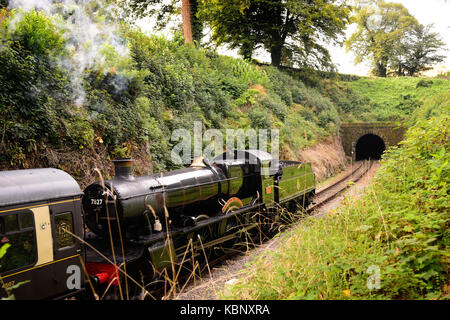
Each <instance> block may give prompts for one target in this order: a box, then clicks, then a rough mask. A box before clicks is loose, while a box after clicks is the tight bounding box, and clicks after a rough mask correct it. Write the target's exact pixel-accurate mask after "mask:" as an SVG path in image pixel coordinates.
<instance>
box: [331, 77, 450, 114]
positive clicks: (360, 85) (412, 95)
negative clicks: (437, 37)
mask: <svg viewBox="0 0 450 320" xmlns="http://www.w3.org/2000/svg"><path fill="white" fill-rule="evenodd" d="M333 88H334V89H333ZM324 89H326V92H328V93H330V94H331V99H332V100H333V102H335V103H336V104H337V105H338V106H340V111H341V113H340V115H341V117H342V120H343V121H409V120H410V119H415V114H416V113H417V112H426V110H430V112H433V110H435V108H436V107H437V104H442V103H443V101H445V100H443V99H442V98H438V97H439V96H442V95H446V94H447V91H448V90H449V89H450V84H449V82H448V81H447V80H442V79H436V80H430V79H420V78H410V77H401V78H389V79H382V78H375V79H369V78H362V79H359V80H357V81H351V82H340V83H339V84H338V85H336V86H334V84H328V85H327V86H326V87H325V88H324ZM334 91H336V92H334Z"/></svg>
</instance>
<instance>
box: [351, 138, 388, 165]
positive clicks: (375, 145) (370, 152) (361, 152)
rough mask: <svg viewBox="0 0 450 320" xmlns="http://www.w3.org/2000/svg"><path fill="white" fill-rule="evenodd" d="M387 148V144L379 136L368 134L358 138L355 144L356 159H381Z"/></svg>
mask: <svg viewBox="0 0 450 320" xmlns="http://www.w3.org/2000/svg"><path fill="white" fill-rule="evenodd" d="M385 150H386V145H385V143H384V141H383V139H381V138H380V137H379V136H377V135H375V134H366V135H364V136H362V137H361V138H359V139H358V142H357V143H356V146H355V153H356V154H355V159H356V161H359V160H368V159H371V160H380V159H381V155H382V154H383V152H384V151H385Z"/></svg>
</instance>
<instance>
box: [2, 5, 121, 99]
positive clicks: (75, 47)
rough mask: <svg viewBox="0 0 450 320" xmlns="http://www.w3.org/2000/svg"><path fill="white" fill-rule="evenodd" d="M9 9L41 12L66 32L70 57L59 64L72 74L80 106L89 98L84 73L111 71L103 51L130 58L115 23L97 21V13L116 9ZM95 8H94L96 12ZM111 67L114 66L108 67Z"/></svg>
mask: <svg viewBox="0 0 450 320" xmlns="http://www.w3.org/2000/svg"><path fill="white" fill-rule="evenodd" d="M93 4H94V6H93ZM9 8H10V9H15V8H21V10H23V11H25V12H28V11H30V10H41V11H43V12H45V14H46V15H48V16H51V17H53V18H54V19H53V20H54V23H55V24H56V25H57V26H58V27H60V28H62V29H63V30H65V33H64V37H65V39H66V49H67V51H68V52H69V53H70V54H69V56H68V57H67V58H65V59H61V60H60V61H59V64H60V66H61V67H63V68H65V69H66V70H68V72H69V74H70V75H71V82H72V85H73V91H74V93H75V95H76V96H75V97H74V101H75V103H76V105H78V106H81V105H83V103H84V101H85V97H86V94H85V91H84V88H83V80H82V76H83V72H84V71H85V70H88V69H90V68H93V67H97V68H98V67H106V70H105V71H108V70H109V69H108V68H107V67H108V66H105V65H104V63H105V60H106V57H105V55H104V54H103V53H102V49H105V48H106V47H109V48H113V49H114V52H115V53H116V54H117V55H118V56H120V57H128V55H129V51H128V47H127V45H126V41H125V40H124V39H123V38H122V37H121V36H120V32H119V28H118V26H117V25H116V24H114V23H107V22H105V21H102V23H98V22H96V21H94V20H95V15H96V13H97V12H99V11H100V10H101V9H103V10H104V11H108V12H111V11H112V10H111V9H113V8H111V7H106V6H105V5H104V4H103V3H102V1H100V0H95V1H90V0H84V1H83V0H10V1H9ZM92 8H95V9H94V10H95V11H94V12H93V9H92ZM18 19H20V17H18ZM14 20H16V19H14ZM12 23H13V22H12ZM111 67H113V66H109V68H111Z"/></svg>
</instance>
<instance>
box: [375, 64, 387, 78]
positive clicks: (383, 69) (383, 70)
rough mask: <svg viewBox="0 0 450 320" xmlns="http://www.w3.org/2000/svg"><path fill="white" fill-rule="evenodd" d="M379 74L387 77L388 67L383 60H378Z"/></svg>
mask: <svg viewBox="0 0 450 320" xmlns="http://www.w3.org/2000/svg"><path fill="white" fill-rule="evenodd" d="M377 73H378V74H377V76H379V77H383V78H386V77H387V69H386V67H385V65H384V64H383V63H382V62H377Z"/></svg>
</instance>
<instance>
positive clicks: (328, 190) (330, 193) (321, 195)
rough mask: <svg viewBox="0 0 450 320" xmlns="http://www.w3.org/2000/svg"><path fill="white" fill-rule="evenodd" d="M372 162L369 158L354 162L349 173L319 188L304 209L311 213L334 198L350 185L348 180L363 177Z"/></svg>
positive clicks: (354, 180)
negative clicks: (312, 200) (311, 202)
mask: <svg viewBox="0 0 450 320" xmlns="http://www.w3.org/2000/svg"><path fill="white" fill-rule="evenodd" d="M373 163H374V162H373V161H369V160H365V161H360V162H358V163H356V165H355V167H354V168H353V169H352V170H351V172H350V173H348V174H346V175H345V176H344V177H341V178H340V179H339V180H337V181H335V182H333V183H332V184H330V185H328V186H326V187H324V188H322V189H319V190H318V191H317V192H316V195H315V197H314V202H313V204H312V205H310V206H309V207H308V208H307V209H306V212H307V213H312V212H313V211H315V210H316V209H318V208H319V207H321V206H323V205H324V204H326V203H328V202H330V201H331V200H333V199H335V198H336V197H337V196H339V195H340V194H341V193H342V192H343V191H345V190H347V189H348V188H349V187H350V184H349V183H350V182H353V183H354V182H357V181H359V180H360V179H361V178H362V177H364V176H365V175H366V174H367V172H369V170H370V169H371V168H372V166H373Z"/></svg>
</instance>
